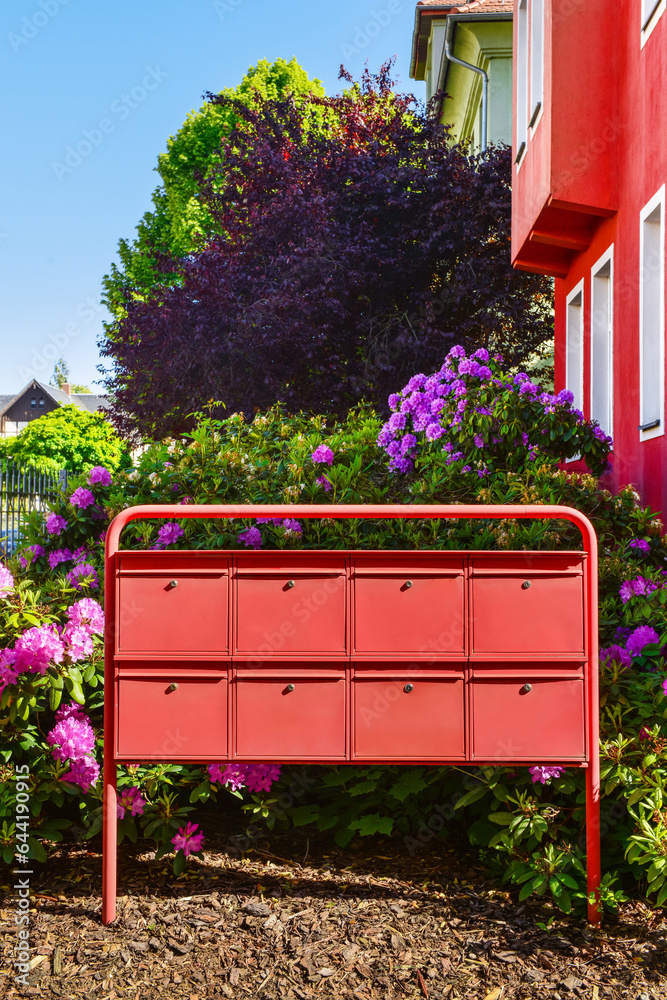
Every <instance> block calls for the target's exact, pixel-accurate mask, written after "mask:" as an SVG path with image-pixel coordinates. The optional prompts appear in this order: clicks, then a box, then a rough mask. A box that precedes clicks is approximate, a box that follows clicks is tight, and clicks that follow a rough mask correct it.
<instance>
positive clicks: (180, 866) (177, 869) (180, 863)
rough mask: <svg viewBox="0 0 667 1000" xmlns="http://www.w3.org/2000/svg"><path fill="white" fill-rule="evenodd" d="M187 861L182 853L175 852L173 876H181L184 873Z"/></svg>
mask: <svg viewBox="0 0 667 1000" xmlns="http://www.w3.org/2000/svg"><path fill="white" fill-rule="evenodd" d="M187 863H188V862H187V859H186V857H185V854H183V851H177V853H176V857H175V858H174V875H176V876H178V875H181V874H182V872H184V871H185V868H186V865H187Z"/></svg>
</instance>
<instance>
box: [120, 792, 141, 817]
mask: <svg viewBox="0 0 667 1000" xmlns="http://www.w3.org/2000/svg"><path fill="white" fill-rule="evenodd" d="M145 805H146V800H145V799H144V797H143V795H142V794H141V792H140V791H139V789H138V787H137V786H136V785H133V786H132V788H123V789H122V791H119V792H118V798H117V800H116V815H117V817H118V819H124V818H125V810H126V809H129V810H130V814H131V815H132V816H143V813H144V806H145Z"/></svg>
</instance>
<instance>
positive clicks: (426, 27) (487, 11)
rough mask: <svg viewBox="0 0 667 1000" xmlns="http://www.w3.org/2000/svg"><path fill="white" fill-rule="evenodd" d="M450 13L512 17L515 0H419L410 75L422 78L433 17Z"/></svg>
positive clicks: (480, 16)
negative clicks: (455, 0)
mask: <svg viewBox="0 0 667 1000" xmlns="http://www.w3.org/2000/svg"><path fill="white" fill-rule="evenodd" d="M449 14H468V15H469V16H470V17H471V18H474V17H475V16H476V15H478V16H479V18H480V20H484V19H485V18H486V17H487V16H488V17H490V19H491V20H493V19H494V17H497V16H498V14H500V15H505V16H506V17H512V15H513V14H514V0H470V2H469V3H448V2H447V0H418V3H417V6H416V9H415V28H414V33H413V36H412V57H411V60H410V76H411V77H412V78H413V79H418V80H422V79H423V71H424V66H425V62H426V52H427V48H428V37H429V34H430V31H431V28H430V23H431V22H432V19H433V17H436V18H440V17H447V16H448V15H449Z"/></svg>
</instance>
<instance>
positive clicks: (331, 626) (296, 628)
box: [236, 553, 347, 660]
mask: <svg viewBox="0 0 667 1000" xmlns="http://www.w3.org/2000/svg"><path fill="white" fill-rule="evenodd" d="M279 554H280V555H283V553H279ZM290 555H292V553H290ZM292 562H293V563H294V566H293V568H292V569H291V570H290V569H281V568H279V567H278V566H275V567H272V566H271V564H270V563H269V561H268V560H267V564H266V565H265V566H262V565H261V564H259V565H257V561H255V565H252V564H247V563H244V562H242V561H241V560H240V559H239V567H238V573H237V577H236V600H237V609H236V629H237V631H236V651H237V652H238V653H240V654H250V653H256V654H260V655H261V656H262V657H265V658H266V659H269V660H270V659H272V658H273V657H275V656H280V655H285V654H287V655H294V654H297V655H298V654H304V655H308V656H312V655H313V654H314V653H337V654H341V653H345V652H346V649H347V641H346V640H347V628H346V621H347V616H346V579H345V562H344V560H342V559H340V560H338V562H332V561H329V560H326V561H323V564H322V566H321V567H318V566H317V565H316V564H314V563H313V562H312V561H311V564H310V565H308V564H305V563H303V564H300V563H299V560H298V559H293V560H292Z"/></svg>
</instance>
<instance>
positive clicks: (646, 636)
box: [626, 625, 660, 656]
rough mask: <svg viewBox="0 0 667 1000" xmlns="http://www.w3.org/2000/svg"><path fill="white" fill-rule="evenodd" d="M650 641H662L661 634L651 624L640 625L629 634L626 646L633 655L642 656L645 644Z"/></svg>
mask: <svg viewBox="0 0 667 1000" xmlns="http://www.w3.org/2000/svg"><path fill="white" fill-rule="evenodd" d="M650 642H656V643H659V642H660V636H659V635H658V633H657V632H656V630H655V629H654V628H651V626H650V625H640V626H639V628H636V629H635V630H634V632H632V633H631V634H630V635H629V636H628V641H627V642H626V646H627V647H628V649H629V651H630V652H631V653H632V655H633V656H641V654H642V650H643V649H644V646H647V645H648V644H649V643H650Z"/></svg>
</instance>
